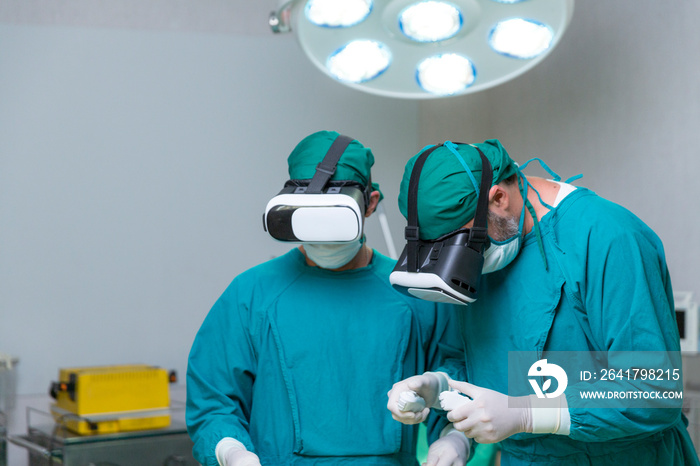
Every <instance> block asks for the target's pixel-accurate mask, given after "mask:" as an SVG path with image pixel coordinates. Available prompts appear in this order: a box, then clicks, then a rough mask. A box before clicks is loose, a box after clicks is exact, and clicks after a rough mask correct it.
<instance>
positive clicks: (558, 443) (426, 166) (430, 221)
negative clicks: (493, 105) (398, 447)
mask: <svg viewBox="0 0 700 466" xmlns="http://www.w3.org/2000/svg"><path fill="white" fill-rule="evenodd" d="M537 160H538V161H539V162H540V163H541V164H542V167H543V168H544V170H545V171H547V172H549V173H550V174H551V175H552V177H551V179H550V178H541V177H535V176H526V175H525V174H524V173H523V171H524V170H525V168H526V166H527V163H526V164H524V165H522V166H518V165H517V164H516V163H515V162H514V161H513V160H512V159H511V158H510V156H509V155H508V153H507V152H506V149H505V148H504V147H503V145H502V144H501V143H500V142H499V141H498V140H495V139H492V140H487V141H485V142H483V143H477V144H461V143H452V142H449V141H447V142H445V143H443V144H439V145H434V146H428V147H426V148H424V149H423V150H422V151H421V152H419V153H418V154H416V155H415V156H414V157H413V158H411V159H410V160H409V161H408V163H407V165H406V168H405V172H404V177H403V181H402V183H401V192H400V195H399V207H400V210H401V212H402V213H403V214H404V216H406V217H407V219H408V223H409V226H408V227H407V230H406V238H407V247H406V250H405V251H404V253H403V254H402V257H401V258H400V259H399V264H398V265H397V267H396V268H395V270H394V272H393V273H392V274H391V277H392V279H391V281H392V284H393V285H394V286H395V287H396V288H398V289H400V290H402V291H404V292H405V293H406V294H407V295H411V296H414V297H416V298H421V299H423V300H432V301H446V302H453V303H455V306H456V307H459V308H460V310H459V320H458V322H459V327H460V333H461V335H462V337H463V340H464V342H465V345H464V351H463V354H462V355H461V356H460V357H459V358H456V359H452V360H449V361H447V362H446V363H445V364H444V365H443V366H442V367H441V368H440V369H439V370H436V371H428V372H425V373H424V374H422V375H417V376H413V377H408V378H405V379H401V380H398V381H397V382H396V383H395V385H394V386H393V388H392V390H391V391H390V392H389V400H388V409H389V411H390V412H391V413H392V415H393V417H394V419H396V420H398V421H400V422H402V423H404V424H413V423H416V422H421V421H423V420H424V419H425V418H426V416H427V415H428V413H431V412H432V411H435V412H438V413H441V414H443V415H446V418H447V419H448V420H449V421H450V422H452V424H453V428H454V429H456V430H457V431H459V432H461V433H463V435H464V436H465V437H467V438H469V439H473V444H472V448H474V447H476V448H478V445H479V444H491V443H496V442H499V444H500V448H501V464H502V465H538V466H540V465H542V466H543V465H614V466H622V465H634V466H641V465H698V464H700V463H699V462H698V456H697V454H696V452H695V450H694V448H693V444H692V443H691V440H690V437H689V435H688V431H687V428H686V426H687V419H686V418H685V416H684V415H683V414H682V413H681V405H680V402H681V400H677V399H676V400H655V399H654V398H653V397H649V398H642V397H641V395H642V394H645V393H646V394H648V393H650V391H649V389H650V388H653V389H654V390H655V392H654V393H662V391H663V390H664V389H667V391H668V390H670V389H674V390H682V376H681V372H680V369H681V368H680V358H679V351H680V344H679V333H678V327H677V323H676V320H675V312H674V303H673V292H672V288H671V279H670V275H669V270H668V268H667V265H666V260H665V256H664V249H663V245H662V242H661V240H660V239H659V237H658V236H657V235H656V234H655V233H654V232H653V231H652V230H651V229H650V228H649V227H648V226H647V225H645V224H644V223H643V222H642V221H641V220H640V219H639V218H638V217H637V216H635V215H634V214H633V213H631V212H630V211H629V210H627V209H625V208H624V207H622V206H620V205H618V204H615V203H613V202H610V201H608V200H606V199H604V198H602V197H600V196H598V195H597V194H596V193H594V192H593V191H591V190H589V189H586V188H583V187H577V186H574V185H572V184H570V183H566V182H561V181H560V178H559V177H558V176H557V175H556V174H555V173H554V172H552V171H551V170H550V169H549V167H547V166H546V164H544V162H542V161H540V160H539V159H537ZM520 356H523V357H525V360H526V361H527V364H524V365H521V366H517V364H515V365H516V367H515V368H516V369H517V370H515V371H514V363H515V362H517V361H518V357H520ZM565 357H566V358H571V359H573V360H575V361H577V364H580V367H579V368H578V369H583V368H586V369H589V368H597V369H596V370H590V371H584V370H578V369H577V370H575V371H574V370H569V369H571V368H568V367H567V365H566V362H567V361H565ZM555 358H560V359H557V360H556V361H558V362H557V364H554V361H555ZM625 364H626V367H623V366H624V365H625ZM616 365H619V366H620V367H617V368H616ZM617 369H620V371H619V372H617ZM654 369H656V370H657V372H656V373H655V374H657V375H658V371H659V370H660V371H663V372H662V374H661V375H660V376H658V377H657V378H655V380H651V377H650V376H649V374H650V373H651V372H650V371H651V370H654ZM613 370H615V372H614V373H613V372H611V371H613ZM635 371H636V372H635ZM610 374H614V375H613V376H612V378H613V380H612V381H610V380H609V379H610V377H611V376H610ZM634 374H637V376H635V375H634ZM641 374H645V375H644V377H642V376H641ZM615 375H617V376H619V378H615ZM519 377H520V379H518V378H519ZM514 380H521V381H522V382H523V383H522V384H521V383H518V384H516V387H515V388H514V387H513V381H514ZM604 384H605V385H604ZM583 386H585V387H588V388H590V389H598V388H601V387H603V386H605V387H606V391H605V393H608V392H610V393H613V392H614V390H615V389H617V390H618V391H619V394H621V397H617V396H616V399H615V400H614V402H613V401H611V400H599V401H597V402H595V403H594V402H593V401H586V400H583V398H584V397H583V396H582V395H581V394H582V393H583V390H582V388H581V387H583ZM555 387H557V389H556V390H553V389H554V388H555ZM611 387H613V389H612V390H611ZM615 387H617V388H615ZM644 390H647V391H644ZM599 391H600V390H599ZM406 392H408V393H413V394H415V395H418V396H419V397H421V398H422V399H423V400H424V401H425V404H426V408H425V409H416V410H410V411H405V410H402V409H401V408H400V407H399V404H398V402H399V400H400V398H401V396H402V394H404V393H406ZM601 392H602V391H601ZM652 394H653V393H652ZM644 396H647V395H644ZM639 398H642V399H641V401H638V400H639ZM429 464H431V465H438V464H439V465H441V466H442V465H451V464H453V463H452V462H449V461H442V460H441V459H440V457H439V456H436V457H434V458H432V459H431V461H430V462H429Z"/></svg>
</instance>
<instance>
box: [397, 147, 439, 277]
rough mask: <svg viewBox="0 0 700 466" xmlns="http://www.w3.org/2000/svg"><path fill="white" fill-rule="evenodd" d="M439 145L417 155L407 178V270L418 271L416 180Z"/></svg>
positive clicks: (418, 231) (418, 234)
mask: <svg viewBox="0 0 700 466" xmlns="http://www.w3.org/2000/svg"><path fill="white" fill-rule="evenodd" d="M440 146H442V144H439V145H437V146H433V147H431V148H430V149H428V150H426V151H425V152H423V153H422V154H421V155H419V156H418V158H417V159H416V163H414V164H413V171H412V172H411V178H410V179H409V180H408V199H407V204H408V206H407V210H408V215H407V216H406V220H407V222H408V224H407V225H406V229H405V231H404V237H405V238H406V261H407V262H406V270H407V271H408V272H417V271H418V240H419V239H420V229H419V228H418V180H419V179H420V173H421V171H423V165H425V161H426V159H427V158H428V156H429V155H430V154H431V153H432V152H433V151H434V150H435V149H437V148H438V147H440Z"/></svg>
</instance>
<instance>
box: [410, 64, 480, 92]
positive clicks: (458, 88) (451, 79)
mask: <svg viewBox="0 0 700 466" xmlns="http://www.w3.org/2000/svg"><path fill="white" fill-rule="evenodd" d="M475 79H476V70H475V69H474V64H473V63H472V62H471V61H469V59H468V58H466V57H463V56H462V55H457V54H456V53H447V54H444V55H436V56H433V57H429V58H426V59H425V60H423V61H422V62H420V63H419V64H418V67H417V69H416V81H418V85H419V86H420V87H421V88H422V89H424V90H425V91H426V92H430V93H431V94H435V95H437V96H448V95H454V94H458V93H460V92H464V91H465V90H466V89H467V88H468V87H469V86H471V85H472V84H473V83H474V80H475Z"/></svg>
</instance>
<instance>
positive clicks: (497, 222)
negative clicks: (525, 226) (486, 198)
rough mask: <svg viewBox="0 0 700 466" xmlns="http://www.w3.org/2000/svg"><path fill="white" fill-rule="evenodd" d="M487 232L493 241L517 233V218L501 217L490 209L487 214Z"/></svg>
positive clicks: (501, 239) (502, 239) (504, 238)
mask: <svg viewBox="0 0 700 466" xmlns="http://www.w3.org/2000/svg"><path fill="white" fill-rule="evenodd" d="M487 219H488V234H489V236H490V237H491V239H493V240H495V241H505V240H507V239H509V238H512V237H513V236H515V235H517V234H518V224H519V223H520V222H519V219H517V218H515V217H501V216H500V215H497V214H494V213H493V212H491V211H490V210H489V211H488V214H487Z"/></svg>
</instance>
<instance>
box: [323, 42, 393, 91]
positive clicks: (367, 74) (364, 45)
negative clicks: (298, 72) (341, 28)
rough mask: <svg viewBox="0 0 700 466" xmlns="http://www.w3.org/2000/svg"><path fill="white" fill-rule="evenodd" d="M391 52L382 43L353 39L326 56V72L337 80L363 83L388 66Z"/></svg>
mask: <svg viewBox="0 0 700 466" xmlns="http://www.w3.org/2000/svg"><path fill="white" fill-rule="evenodd" d="M389 63H391V53H390V52H389V49H388V48H387V47H386V46H385V45H384V44H382V43H380V42H376V41H372V40H354V41H352V42H350V43H348V44H345V45H344V46H342V47H341V48H339V49H338V50H336V51H335V52H333V53H332V54H331V55H330V56H329V57H328V62H327V63H326V67H327V69H328V72H329V73H330V74H331V76H333V77H334V78H336V79H337V80H339V81H343V82H347V83H355V84H358V83H364V82H367V81H370V80H372V79H375V78H376V77H377V76H379V75H380V74H382V73H383V72H384V70H386V69H387V68H388V67H389Z"/></svg>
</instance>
